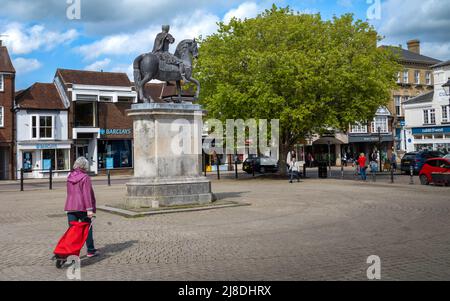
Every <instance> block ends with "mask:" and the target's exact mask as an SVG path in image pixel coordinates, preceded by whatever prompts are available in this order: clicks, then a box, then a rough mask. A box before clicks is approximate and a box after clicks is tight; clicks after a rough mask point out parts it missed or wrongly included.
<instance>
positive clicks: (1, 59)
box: [0, 46, 16, 73]
mask: <svg viewBox="0 0 450 301" xmlns="http://www.w3.org/2000/svg"><path fill="white" fill-rule="evenodd" d="M0 72H8V73H16V69H14V66H13V64H12V62H11V58H10V56H9V53H8V49H7V48H6V47H5V46H0Z"/></svg>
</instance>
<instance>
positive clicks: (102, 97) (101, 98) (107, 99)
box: [100, 96, 113, 102]
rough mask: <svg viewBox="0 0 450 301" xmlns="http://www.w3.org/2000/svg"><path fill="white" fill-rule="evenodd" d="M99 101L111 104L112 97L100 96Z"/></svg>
mask: <svg viewBox="0 0 450 301" xmlns="http://www.w3.org/2000/svg"><path fill="white" fill-rule="evenodd" d="M100 101H102V102H112V101H113V98H112V96H100Z"/></svg>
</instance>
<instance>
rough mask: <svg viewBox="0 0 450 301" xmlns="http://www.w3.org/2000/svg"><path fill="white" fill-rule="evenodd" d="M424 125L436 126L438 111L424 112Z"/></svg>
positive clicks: (429, 110)
mask: <svg viewBox="0 0 450 301" xmlns="http://www.w3.org/2000/svg"><path fill="white" fill-rule="evenodd" d="M423 124H436V110H435V109H427V110H423Z"/></svg>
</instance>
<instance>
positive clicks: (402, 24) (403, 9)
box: [374, 0, 450, 60]
mask: <svg viewBox="0 0 450 301" xmlns="http://www.w3.org/2000/svg"><path fill="white" fill-rule="evenodd" d="M449 16H450V1H441V0H408V3H407V4H405V1H404V0H386V1H384V2H383V4H382V19H381V20H379V21H377V22H374V23H375V25H377V27H378V29H379V31H380V33H381V34H382V35H384V36H385V37H386V40H385V41H383V43H384V44H392V45H398V44H400V43H401V44H403V45H404V44H405V43H406V41H407V40H410V39H420V40H421V41H422V42H423V43H422V44H423V47H422V48H423V51H422V52H423V54H424V55H427V56H431V57H435V58H439V59H442V60H444V59H449V58H450V45H449V43H450V30H449V28H450V18H449Z"/></svg>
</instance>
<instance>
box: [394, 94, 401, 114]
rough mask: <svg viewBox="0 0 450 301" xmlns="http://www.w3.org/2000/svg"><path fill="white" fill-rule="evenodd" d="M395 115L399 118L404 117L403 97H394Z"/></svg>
mask: <svg viewBox="0 0 450 301" xmlns="http://www.w3.org/2000/svg"><path fill="white" fill-rule="evenodd" d="M394 105H395V114H396V115H397V116H402V97H401V96H397V95H396V96H394Z"/></svg>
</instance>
